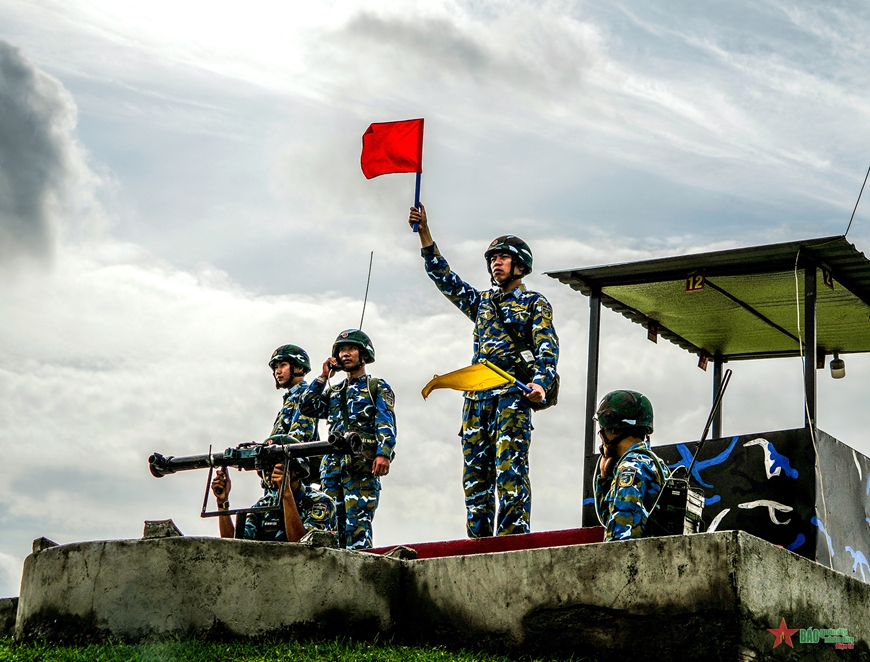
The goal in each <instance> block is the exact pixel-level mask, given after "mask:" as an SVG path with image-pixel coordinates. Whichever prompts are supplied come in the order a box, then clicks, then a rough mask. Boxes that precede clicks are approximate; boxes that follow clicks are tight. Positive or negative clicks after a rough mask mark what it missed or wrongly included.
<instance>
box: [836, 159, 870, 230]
mask: <svg viewBox="0 0 870 662" xmlns="http://www.w3.org/2000/svg"><path fill="white" fill-rule="evenodd" d="M867 177H870V168H867V174H866V175H864V183H863V184H861V192H860V193H858V199H857V200H855V209H853V210H852V218H850V219H849V225H848V226H847V227H846V231H845V232H844V233H843V236H844V237H845V236H846V235H847V234H849V228H851V227H852V221H853V220H854V219H855V212H856V211H858V203H859V202H861V193H863V192H864V187H865V186H866V185H867Z"/></svg>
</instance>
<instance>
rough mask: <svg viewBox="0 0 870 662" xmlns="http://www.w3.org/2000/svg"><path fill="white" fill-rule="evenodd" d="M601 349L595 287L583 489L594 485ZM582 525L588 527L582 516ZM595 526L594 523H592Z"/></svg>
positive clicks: (598, 292) (598, 299) (598, 293)
mask: <svg viewBox="0 0 870 662" xmlns="http://www.w3.org/2000/svg"><path fill="white" fill-rule="evenodd" d="M600 347H601V288H600V287H593V288H592V291H591V292H590V294H589V358H588V361H587V363H586V429H585V435H584V441H583V451H584V452H583V458H584V461H583V466H584V470H583V487H582V491H581V492H580V493H581V494H585V492H586V486H587V485H592V472H591V471H590V470H589V469H590V468H591V467H592V466H593V463H592V462H591V461H590V458H591V457H592V456H593V455H594V454H595V418H594V417H595V406H596V404H597V401H598V357H599V350H600ZM580 525H581V526H586V523H585V522H583V518H582V515H581V518H580ZM592 525H594V523H592Z"/></svg>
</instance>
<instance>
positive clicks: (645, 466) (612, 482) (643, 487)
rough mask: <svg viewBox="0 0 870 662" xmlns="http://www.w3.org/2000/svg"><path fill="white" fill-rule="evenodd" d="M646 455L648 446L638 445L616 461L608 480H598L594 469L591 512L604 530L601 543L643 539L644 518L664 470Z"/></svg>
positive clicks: (650, 508) (662, 483)
mask: <svg viewBox="0 0 870 662" xmlns="http://www.w3.org/2000/svg"><path fill="white" fill-rule="evenodd" d="M638 451H646V452H638ZM647 453H652V451H650V446H649V443H647V442H646V441H641V442H638V443H636V444H634V445H633V446H630V447H629V448H628V449H627V450H626V451H625V454H623V456H622V457H621V458H619V462H617V464H616V468H615V470H614V472H613V475H612V476H601V475H600V474H598V471H597V469H596V475H595V480H594V483H593V490H594V492H595V512H596V513H597V514H598V519H599V521H600V522H601V523H602V525H603V526H604V527H605V531H604V540H605V541H608V540H628V539H629V538H640V537H642V536H643V530H644V527H645V526H646V520H647V517H649V514H650V511H651V510H652V507H653V504H654V503H655V501H656V498H657V497H658V495H659V492H661V491H662V486H663V485H664V481H665V474H664V468H663V467H662V466H660V465H658V464H657V463H656V461H655V459H654V458H653V457H651V456H650V455H647Z"/></svg>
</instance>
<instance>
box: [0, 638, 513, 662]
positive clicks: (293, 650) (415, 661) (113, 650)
mask: <svg viewBox="0 0 870 662" xmlns="http://www.w3.org/2000/svg"><path fill="white" fill-rule="evenodd" d="M134 660H135V661H137V662H138V661H140V660H142V661H143V662H170V661H174V660H202V661H204V662H212V661H213V662H278V661H279V660H293V661H294V662H296V661H298V662H339V661H340V662H345V661H349V662H399V661H402V662H405V661H412V662H509V658H506V657H502V656H498V655H487V654H484V653H468V652H461V651H460V652H454V651H448V650H446V649H444V648H441V647H436V648H422V647H414V646H399V645H395V644H390V643H356V642H350V641H344V640H338V641H320V642H314V641H309V642H298V641H292V642H234V643H226V644H220V643H206V642H201V641H172V642H164V643H150V644H135V645H134V644H91V645H89V646H53V645H49V644H44V643H36V644H16V643H15V642H13V641H12V639H11V638H9V637H3V638H0V662H132V661H134Z"/></svg>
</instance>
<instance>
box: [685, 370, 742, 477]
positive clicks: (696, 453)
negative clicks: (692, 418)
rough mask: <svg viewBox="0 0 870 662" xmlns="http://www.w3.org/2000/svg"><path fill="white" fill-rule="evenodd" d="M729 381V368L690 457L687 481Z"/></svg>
mask: <svg viewBox="0 0 870 662" xmlns="http://www.w3.org/2000/svg"><path fill="white" fill-rule="evenodd" d="M730 381H731V368H728V370H726V371H725V376H724V377H723V378H722V383H721V385H720V386H719V391H718V392H717V393H716V399H715V400H714V401H713V408H712V409H711V410H710V415H709V416H708V417H707V425H705V426H704V434H702V435H701V441H700V443H699V444H698V447H697V448H696V449H695V454H694V456H693V457H692V463H691V464H690V465H689V468H688V469H686V473H688V474H689V475H688V476H687V480H689V481H691V480H692V469H693V468H694V467H695V460H697V459H698V453H700V452H701V447H702V446H703V445H704V442H705V441H707V433H708V432H710V426H711V425H712V424H713V417H714V416H715V415H716V411H717V410H718V409H719V407H720V406H721V405H722V396H723V395H725V389H726V388H728V382H730Z"/></svg>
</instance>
